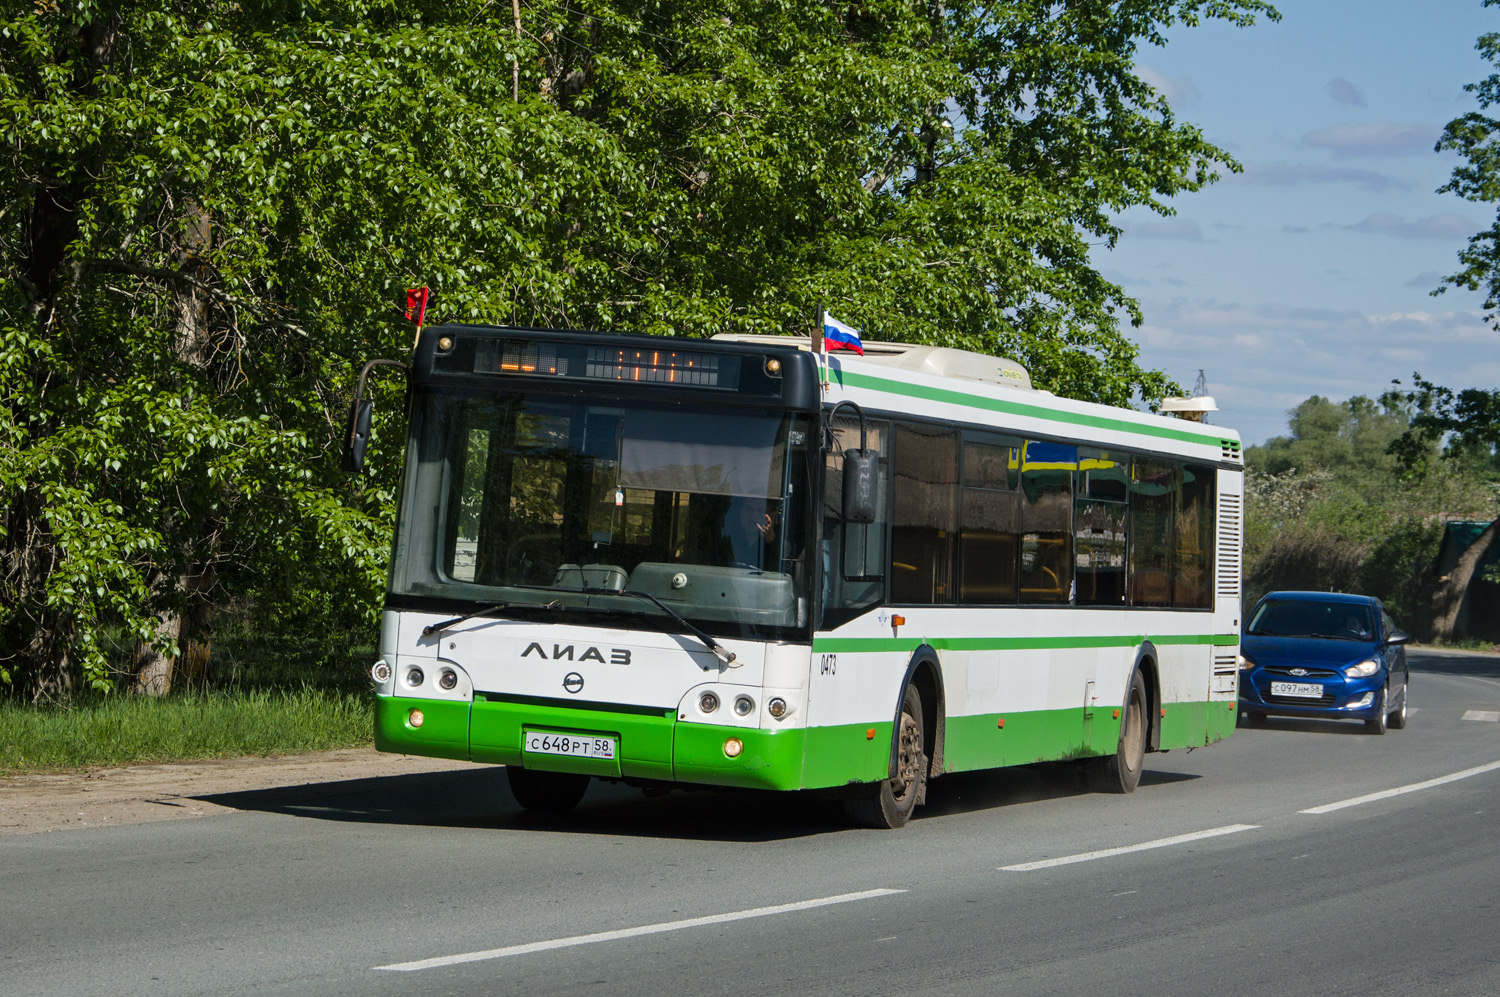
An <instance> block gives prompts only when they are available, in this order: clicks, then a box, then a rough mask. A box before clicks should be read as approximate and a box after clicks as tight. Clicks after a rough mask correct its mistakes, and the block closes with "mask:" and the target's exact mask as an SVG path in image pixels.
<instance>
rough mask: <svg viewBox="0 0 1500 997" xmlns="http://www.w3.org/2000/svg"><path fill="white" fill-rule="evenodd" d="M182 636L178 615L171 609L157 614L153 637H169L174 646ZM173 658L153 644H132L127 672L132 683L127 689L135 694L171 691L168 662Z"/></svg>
mask: <svg viewBox="0 0 1500 997" xmlns="http://www.w3.org/2000/svg"><path fill="white" fill-rule="evenodd" d="M181 635H182V617H181V616H180V615H178V613H177V612H176V611H174V610H167V611H165V612H163V613H162V614H161V616H160V617H158V619H157V623H156V638H157V640H170V641H171V642H172V643H173V644H174V645H176V644H177V643H178V639H179V637H181ZM176 660H177V659H176V658H174V657H172V656H171V655H169V654H167V653H166V652H165V651H163V650H162V649H161V648H160V647H158V646H156V644H154V643H151V642H149V641H140V642H138V643H137V644H136V645H135V658H134V660H133V661H132V662H131V671H132V672H134V673H135V682H134V683H133V684H132V685H131V687H130V691H131V692H133V693H135V694H136V695H139V696H165V695H166V694H167V693H169V692H171V691H172V670H173V669H172V664H173V662H175V661H176Z"/></svg>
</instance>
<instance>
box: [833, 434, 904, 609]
mask: <svg viewBox="0 0 1500 997" xmlns="http://www.w3.org/2000/svg"><path fill="white" fill-rule="evenodd" d="M867 431H868V437H867V445H868V447H869V448H870V449H871V450H874V451H876V452H877V453H879V454H880V455H881V459H880V464H881V467H882V468H888V467H890V442H889V441H890V424H889V423H885V422H881V421H878V420H873V419H872V420H867ZM833 434H834V440H835V443H834V446H833V448H832V449H831V450H830V451H829V452H828V453H826V454H825V455H824V457H823V553H822V557H823V564H822V572H823V591H822V596H823V608H822V624H821V626H822V628H823V629H825V630H826V629H832V628H834V627H837V626H839V625H841V624H843V623H845V622H847V621H848V620H851V619H853V618H854V617H855V616H858V615H859V614H860V613H862V612H864V611H865V610H866V609H869V608H870V607H872V606H875V605H877V604H879V603H880V602H881V601H883V600H884V598H885V532H886V526H887V523H888V522H889V518H890V516H889V512H888V511H887V506H886V503H887V492H888V488H887V485H886V482H885V480H884V479H885V476H886V474H887V473H888V472H886V471H884V470H882V472H881V475H882V479H883V480H882V482H881V486H880V488H879V489H877V494H878V495H879V499H880V501H879V505H878V507H877V508H876V512H875V521H874V522H873V523H848V522H845V521H844V518H843V515H842V510H841V506H842V502H843V490H844V451H845V450H849V449H857V448H858V447H859V419H858V418H856V417H853V416H843V415H841V416H839V417H838V418H836V419H835V420H834V422H833Z"/></svg>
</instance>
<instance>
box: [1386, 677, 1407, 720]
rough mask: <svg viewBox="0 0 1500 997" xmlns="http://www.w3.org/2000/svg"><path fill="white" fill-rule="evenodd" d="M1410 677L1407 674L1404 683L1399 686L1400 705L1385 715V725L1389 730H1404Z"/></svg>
mask: <svg viewBox="0 0 1500 997" xmlns="http://www.w3.org/2000/svg"><path fill="white" fill-rule="evenodd" d="M1410 682H1411V677H1410V676H1407V681H1406V683H1403V684H1402V686H1401V705H1400V707H1398V708H1397V709H1395V710H1392V711H1391V712H1390V713H1387V714H1386V715H1385V725H1386V726H1387V727H1389V728H1390V729H1391V730H1404V729H1405V728H1406V704H1407V702H1408V701H1409V700H1410V699H1411V685H1410Z"/></svg>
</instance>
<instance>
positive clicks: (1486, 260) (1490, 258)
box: [1433, 0, 1500, 327]
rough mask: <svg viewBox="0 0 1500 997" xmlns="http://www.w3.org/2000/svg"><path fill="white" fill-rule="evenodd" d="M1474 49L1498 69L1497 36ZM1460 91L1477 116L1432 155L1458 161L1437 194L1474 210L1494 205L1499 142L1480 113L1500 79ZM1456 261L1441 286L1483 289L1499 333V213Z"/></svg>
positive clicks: (1458, 125) (1497, 125) (1492, 122)
mask: <svg viewBox="0 0 1500 997" xmlns="http://www.w3.org/2000/svg"><path fill="white" fill-rule="evenodd" d="M1497 5H1500V0H1484V6H1486V7H1493V6H1497ZM1474 47H1475V48H1476V49H1478V51H1479V54H1480V55H1481V56H1483V57H1484V58H1485V60H1486V61H1488V62H1490V63H1491V64H1493V65H1496V66H1500V32H1489V33H1487V34H1483V35H1480V36H1479V40H1478V41H1477V42H1476V43H1475V45H1474ZM1464 89H1465V90H1466V91H1468V92H1469V93H1472V94H1474V95H1475V97H1476V98H1477V99H1478V101H1479V107H1480V110H1478V111H1469V112H1467V113H1465V114H1462V115H1460V116H1458V117H1457V118H1454V119H1453V120H1452V121H1450V122H1448V125H1447V127H1445V128H1444V129H1443V134H1442V135H1441V136H1440V137H1439V138H1438V142H1437V151H1438V152H1444V151H1452V152H1457V153H1458V154H1459V155H1460V156H1461V157H1462V158H1463V159H1464V162H1463V163H1460V164H1459V165H1458V166H1456V167H1454V169H1453V175H1452V176H1451V177H1450V178H1449V180H1448V182H1447V183H1446V184H1444V185H1443V186H1442V187H1440V188H1438V190H1439V192H1440V193H1441V192H1448V193H1453V194H1457V195H1458V196H1459V197H1462V198H1464V199H1465V200H1469V201H1475V202H1478V203H1480V204H1493V203H1495V202H1497V201H1500V144H1497V142H1496V138H1497V136H1500V120H1497V119H1496V118H1494V117H1492V116H1491V115H1489V114H1487V113H1484V112H1486V111H1488V110H1489V109H1490V108H1493V107H1494V106H1495V105H1496V104H1497V103H1500V73H1491V74H1490V75H1489V76H1487V77H1485V78H1484V79H1483V80H1481V81H1479V82H1478V83H1469V84H1466V85H1465V86H1464ZM1458 261H1459V263H1460V264H1461V265H1462V266H1461V269H1459V270H1458V271H1457V272H1456V273H1454V274H1451V275H1450V276H1448V277H1447V278H1445V279H1444V283H1445V284H1446V285H1451V286H1453V287H1462V288H1465V289H1467V290H1470V291H1477V290H1480V289H1481V288H1482V289H1484V292H1485V301H1484V307H1485V309H1486V310H1487V311H1488V312H1489V320H1490V324H1491V325H1494V326H1497V327H1500V317H1497V312H1500V212H1497V214H1496V216H1495V222H1494V224H1492V225H1491V226H1490V227H1489V228H1488V229H1486V230H1485V231H1483V232H1480V233H1478V234H1476V235H1475V236H1473V237H1472V238H1471V239H1470V240H1469V245H1468V246H1467V247H1466V248H1465V249H1463V250H1462V251H1460V252H1459V254H1458ZM1444 290H1446V288H1445V287H1439V288H1438V289H1437V290H1436V291H1434V292H1433V293H1434V294H1441V293H1442V292H1443V291H1444Z"/></svg>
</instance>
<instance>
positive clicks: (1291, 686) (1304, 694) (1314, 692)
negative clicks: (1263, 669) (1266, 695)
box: [1271, 682, 1323, 699]
mask: <svg viewBox="0 0 1500 997" xmlns="http://www.w3.org/2000/svg"><path fill="white" fill-rule="evenodd" d="M1271 695H1273V696H1297V697H1299V698H1301V699H1322V698H1323V687H1322V686H1320V685H1313V684H1312V683H1310V682H1272V683H1271Z"/></svg>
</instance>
